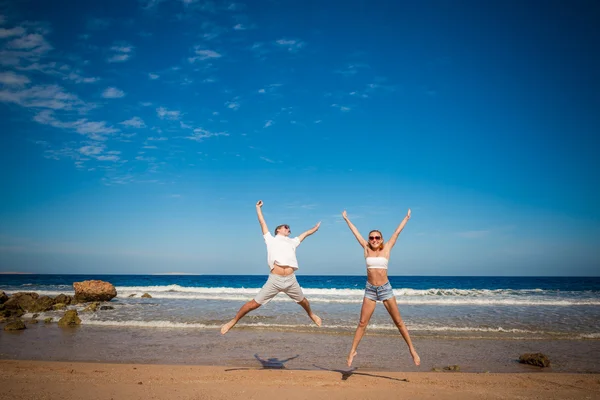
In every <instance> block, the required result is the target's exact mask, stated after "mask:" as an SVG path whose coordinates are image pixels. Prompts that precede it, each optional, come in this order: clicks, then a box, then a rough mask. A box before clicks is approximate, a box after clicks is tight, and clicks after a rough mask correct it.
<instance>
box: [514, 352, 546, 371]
mask: <svg viewBox="0 0 600 400" xmlns="http://www.w3.org/2000/svg"><path fill="white" fill-rule="evenodd" d="M519 362H520V363H521V364H529V365H535V366H538V367H542V368H545V367H549V366H550V359H549V358H548V357H547V356H546V355H545V354H543V353H525V354H521V356H520V357H519Z"/></svg>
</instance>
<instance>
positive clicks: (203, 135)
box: [186, 128, 229, 142]
mask: <svg viewBox="0 0 600 400" xmlns="http://www.w3.org/2000/svg"><path fill="white" fill-rule="evenodd" d="M215 136H229V133H227V132H210V131H207V130H206V129H202V128H196V129H194V133H193V134H192V136H187V137H186V139H190V140H195V141H196V142H201V141H203V140H204V139H208V138H211V137H215Z"/></svg>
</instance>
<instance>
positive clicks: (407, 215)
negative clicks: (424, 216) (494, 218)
mask: <svg viewBox="0 0 600 400" xmlns="http://www.w3.org/2000/svg"><path fill="white" fill-rule="evenodd" d="M406 219H407V220H409V219H410V208H409V209H408V212H407V213H406Z"/></svg>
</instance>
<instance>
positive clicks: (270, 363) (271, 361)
mask: <svg viewBox="0 0 600 400" xmlns="http://www.w3.org/2000/svg"><path fill="white" fill-rule="evenodd" d="M298 357H300V355H299V354H296V355H295V356H294V357H290V358H285V359H279V358H276V357H271V358H267V359H264V358H260V357H259V355H258V354H255V355H254V358H256V359H257V360H258V362H260V365H261V368H252V367H249V368H229V369H226V370H225V372H228V371H244V370H255V369H258V370H261V369H287V368H286V367H285V363H286V362H288V361H290V360H293V359H294V358H298ZM313 367H315V368H317V369H320V370H323V371H331V372H338V373H340V374H342V380H343V381H345V380H348V378H350V377H351V376H352V375H363V376H370V377H371V378H381V379H389V380H392V381H398V382H408V379H398V378H392V377H391V376H385V375H376V374H368V373H365V372H356V368H351V369H349V370H347V371H345V370H343V369H329V368H325V367H320V366H318V365H316V364H313ZM294 370H296V371H306V369H304V368H294Z"/></svg>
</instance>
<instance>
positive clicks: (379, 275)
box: [367, 268, 389, 286]
mask: <svg viewBox="0 0 600 400" xmlns="http://www.w3.org/2000/svg"><path fill="white" fill-rule="evenodd" d="M388 280H389V279H388V275H387V270H386V269H383V268H370V269H369V268H368V269H367V281H368V282H369V283H370V284H371V285H373V286H381V285H385V284H386V283H387V282H388Z"/></svg>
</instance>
